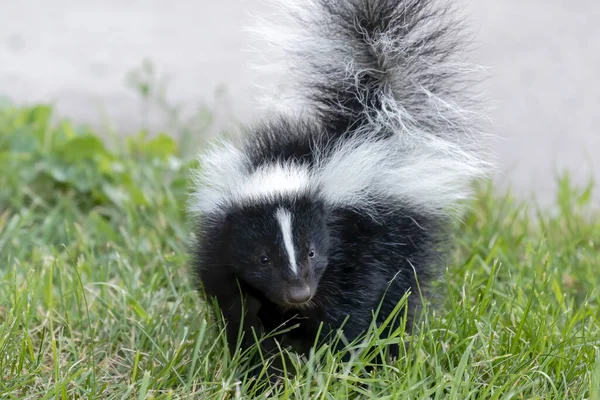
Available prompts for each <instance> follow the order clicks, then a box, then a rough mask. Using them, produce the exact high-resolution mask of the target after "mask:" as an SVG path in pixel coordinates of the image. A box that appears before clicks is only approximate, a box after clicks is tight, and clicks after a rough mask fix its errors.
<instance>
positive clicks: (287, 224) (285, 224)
mask: <svg viewBox="0 0 600 400" xmlns="http://www.w3.org/2000/svg"><path fill="white" fill-rule="evenodd" d="M275 218H277V222H279V226H280V227H281V233H282V235H283V244H284V246H285V250H286V251H287V254H288V257H289V259H290V268H291V270H292V272H293V273H294V274H295V275H298V267H297V266H296V252H295V250H294V239H293V235H292V214H291V213H290V212H289V211H288V210H286V209H283V208H278V209H277V212H276V213H275Z"/></svg>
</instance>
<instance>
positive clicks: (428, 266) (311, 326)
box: [193, 0, 457, 353]
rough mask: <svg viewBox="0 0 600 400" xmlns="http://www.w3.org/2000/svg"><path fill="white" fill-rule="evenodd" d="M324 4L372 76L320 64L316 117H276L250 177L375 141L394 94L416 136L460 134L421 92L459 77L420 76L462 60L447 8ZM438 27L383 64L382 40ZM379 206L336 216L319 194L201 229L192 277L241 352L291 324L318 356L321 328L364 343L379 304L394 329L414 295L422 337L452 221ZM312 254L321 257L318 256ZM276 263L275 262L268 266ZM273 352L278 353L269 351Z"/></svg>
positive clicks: (255, 138) (352, 1) (378, 2)
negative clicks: (289, 246)
mask: <svg viewBox="0 0 600 400" xmlns="http://www.w3.org/2000/svg"><path fill="white" fill-rule="evenodd" d="M314 1H315V2H317V3H319V4H320V6H321V10H322V11H323V12H325V13H327V14H328V16H327V18H326V20H327V21H329V23H328V24H326V25H324V26H323V27H322V28H321V29H322V30H323V32H325V33H326V34H328V35H335V38H336V39H338V40H339V43H340V46H346V47H348V48H349V49H350V50H349V51H348V52H349V53H350V54H353V57H356V59H355V60H354V61H355V62H356V64H359V66H361V67H362V72H360V73H357V74H356V75H354V76H351V77H347V78H346V79H344V78H343V75H344V74H343V73H344V69H345V68H346V66H344V65H339V66H331V67H328V68H329V69H331V70H329V69H327V68H325V69H323V68H324V67H323V66H319V65H315V66H314V69H315V71H314V72H315V74H314V82H313V84H312V86H310V85H309V83H310V82H300V84H302V85H304V87H305V89H306V90H307V92H308V94H307V98H308V99H309V101H311V102H312V104H313V106H314V109H313V111H314V113H313V115H312V116H309V117H306V116H304V117H294V118H292V117H289V116H279V117H274V118H273V119H271V120H270V121H267V122H263V123H261V124H259V125H257V126H254V127H251V128H248V129H247V130H246V132H245V135H244V141H243V144H242V147H241V149H242V151H243V153H244V154H246V155H247V157H248V159H249V166H248V168H249V169H250V172H251V171H253V170H256V169H258V168H260V167H261V166H264V165H272V164H276V163H279V164H292V165H296V166H297V165H305V166H308V167H313V165H314V163H315V160H316V158H317V154H327V153H328V152H331V151H333V149H335V146H336V145H337V144H339V143H342V142H343V141H345V140H348V139H349V138H352V137H354V136H355V135H361V134H364V132H365V131H369V129H366V130H365V127H367V128H369V127H370V126H371V125H370V124H373V119H374V118H376V115H375V114H377V113H379V112H380V111H381V109H382V107H383V103H384V99H385V98H386V96H387V98H389V97H390V92H391V91H392V90H394V91H395V92H394V93H392V97H393V98H396V100H397V101H398V103H399V104H400V106H401V107H403V109H404V110H405V111H406V112H407V113H408V114H410V115H411V116H412V117H413V118H412V119H411V121H410V124H413V126H415V127H416V128H417V129H422V130H426V131H431V132H433V133H434V134H437V133H439V131H442V130H443V129H438V128H439V127H440V126H444V127H446V128H447V127H450V128H452V127H453V126H454V125H453V122H452V121H448V120H446V119H444V118H445V116H444V115H443V114H442V113H440V114H436V112H435V110H433V112H432V110H426V112H422V109H423V108H427V107H429V104H428V100H427V99H426V98H425V96H426V95H425V94H424V92H419V91H418V89H417V88H421V87H425V88H426V89H427V90H428V91H429V92H430V93H432V94H434V95H440V96H443V95H444V94H447V93H452V89H451V87H452V86H453V85H452V82H454V81H453V80H452V79H453V78H456V77H455V76H452V74H451V73H450V72H448V71H440V72H439V73H438V74H436V73H435V72H431V73H430V74H426V73H421V72H420V71H418V69H419V68H420V67H421V66H422V65H424V63H426V62H431V63H435V62H436V61H439V62H442V61H444V60H446V59H447V58H449V57H451V56H452V55H453V52H454V51H455V48H456V46H457V45H456V42H455V41H454V40H455V35H454V34H453V29H454V28H453V27H452V26H450V25H447V24H446V25H444V24H440V25H436V24H435V21H436V20H437V19H438V18H439V19H442V17H444V15H445V13H446V12H447V10H446V9H444V8H439V9H436V8H435V7H433V3H434V2H433V1H430V0H423V1H416V0H335V1H334V0H314ZM307 22H308V23H310V21H307ZM430 22H433V24H434V28H433V29H431V31H430V33H428V34H427V35H424V36H423V40H422V41H419V42H415V43H411V45H410V46H408V47H405V48H395V49H392V50H393V51H394V52H393V53H390V54H389V57H382V56H381V55H382V54H383V55H386V51H390V49H377V48H372V47H370V44H369V43H371V42H372V40H373V39H376V38H377V37H380V36H381V35H382V34H386V35H390V37H392V38H393V37H396V36H397V37H398V38H399V43H400V42H402V40H403V38H404V37H407V36H409V35H410V34H411V33H413V32H414V31H415V30H416V29H420V28H421V27H422V26H423V25H424V24H429V23H430ZM397 47H399V45H398V46H397ZM308 63H309V64H310V60H308ZM367 66H368V67H369V68H367ZM357 68H358V67H357ZM403 71H405V72H406V78H403ZM431 71H435V69H432V70H431ZM309 72H310V71H309ZM412 76H419V77H420V81H419V82H413V81H411V80H410V78H411V77H412ZM332 77H333V78H336V77H337V78H339V79H337V80H331V78H332ZM307 79H308V78H307ZM390 80H393V82H392V83H390ZM398 90H400V91H401V92H400V93H398V92H397V91H398ZM402 91H403V92H402ZM436 118H440V120H436ZM372 131H375V132H376V133H377V134H378V135H379V136H378V137H379V138H380V139H381V140H386V139H388V138H390V137H391V136H392V135H394V134H395V131H396V127H392V126H389V127H387V126H381V123H378V124H376V125H373V127H372ZM339 185H344V182H339ZM377 200H378V201H377V203H376V204H377V206H376V209H375V210H374V212H373V210H370V213H369V215H367V214H366V213H365V212H364V211H363V210H361V209H360V208H356V207H345V206H343V205H338V206H332V205H330V204H328V203H326V202H325V201H324V200H323V197H322V196H321V193H320V188H318V187H310V188H307V190H305V191H303V192H301V193H297V194H296V195H294V196H287V195H282V196H280V197H276V198H271V199H269V200H268V201H265V200H255V201H250V202H244V203H240V204H236V203H235V202H234V205H228V206H227V209H226V210H223V209H219V210H216V211H215V212H214V213H208V214H206V215H203V216H202V217H201V218H200V221H199V223H198V226H197V229H196V231H197V236H196V242H195V243H194V246H193V249H194V260H193V268H194V271H195V272H196V274H197V276H198V277H199V278H200V281H201V284H202V286H203V288H204V291H205V293H206V294H207V295H208V296H209V298H216V299H217V301H218V304H219V307H220V309H221V311H222V314H223V317H224V318H225V320H226V323H227V328H226V331H227V339H228V343H229V346H230V351H231V352H232V353H233V352H235V351H236V347H235V346H236V344H237V335H238V330H239V329H240V324H243V325H242V326H241V328H242V331H244V332H245V334H244V341H243V342H242V347H243V348H247V347H248V346H249V345H251V344H253V336H252V334H251V330H252V329H256V330H257V331H258V332H261V331H270V330H272V329H275V328H278V327H281V325H285V324H286V323H287V324H288V325H291V324H298V325H299V327H298V328H296V329H294V330H292V331H290V332H288V333H286V334H284V335H282V336H279V337H278V339H279V340H281V341H282V342H283V343H292V346H293V347H294V349H295V350H297V351H299V352H306V351H307V350H308V349H309V348H310V347H311V345H312V344H313V343H314V341H315V338H316V335H317V332H318V330H319V326H320V324H322V325H323V329H322V337H321V338H322V339H323V338H325V337H327V336H328V334H330V333H332V332H334V331H336V330H337V329H338V328H339V327H340V326H341V325H342V323H344V321H345V320H347V321H346V323H345V325H344V328H343V331H344V335H345V337H346V338H347V339H348V340H354V339H355V338H357V337H359V336H360V335H361V334H362V333H364V332H365V330H366V329H367V328H368V326H369V325H370V324H371V322H372V314H373V312H374V311H375V310H376V309H377V308H378V307H379V306H380V304H381V310H380V312H379V315H378V322H381V321H383V320H384V319H386V318H387V317H388V316H389V314H390V312H391V311H392V310H393V309H394V308H395V307H396V305H397V303H398V301H399V300H400V299H401V298H402V297H403V296H404V295H405V293H407V292H409V291H410V292H411V293H412V295H411V296H410V300H409V303H408V304H409V307H408V309H407V312H408V321H407V325H408V327H409V328H410V327H411V324H412V322H413V318H414V312H415V310H416V309H417V307H418V306H419V305H420V302H419V293H418V292H420V291H425V290H426V289H427V287H428V285H429V283H430V282H431V281H432V279H433V277H434V276H435V275H436V274H437V273H438V272H439V271H440V267H441V265H442V261H443V256H444V254H445V253H444V249H445V247H444V246H442V243H443V240H442V239H445V237H446V228H447V227H448V222H449V221H448V219H447V218H446V217H445V216H442V215H437V214H434V213H430V212H427V211H424V210H421V209H419V208H416V207H413V206H410V205H408V204H405V203H404V202H403V201H402V200H399V199H396V198H386V197H383V198H378V199H377ZM281 207H283V208H285V209H287V210H289V211H290V213H291V214H292V216H293V223H292V226H293V238H294V240H295V242H294V247H295V249H296V250H297V254H296V259H297V260H298V269H299V271H300V272H299V273H298V274H297V275H294V274H292V273H290V270H289V265H288V260H287V254H286V250H285V246H284V243H283V237H282V234H281V232H280V229H279V227H278V224H277V221H276V218H275V214H276V212H277V210H278V209H279V208H281ZM373 214H374V215H375V216H376V218H373ZM311 250H314V256H313V257H310V256H309V252H310V251H311ZM311 254H312V253H311ZM265 256H266V257H268V259H269V262H268V263H262V262H261V259H263V257H265ZM417 280H418V282H417ZM299 285H308V286H309V287H310V288H311V290H312V293H313V296H312V298H311V299H310V301H309V302H308V303H306V304H302V305H300V306H298V305H294V304H291V303H290V302H289V301H288V297H289V292H290V290H292V289H293V288H294V287H298V286H299ZM384 294H385V296H384ZM243 304H245V307H246V309H247V313H246V315H245V316H243V315H242V308H243ZM242 321H243V322H242ZM400 323H401V321H397V322H396V325H394V326H393V327H392V328H395V327H397V326H398V324H400ZM265 348H267V349H269V350H274V349H275V348H276V347H275V345H274V344H273V343H270V344H265Z"/></svg>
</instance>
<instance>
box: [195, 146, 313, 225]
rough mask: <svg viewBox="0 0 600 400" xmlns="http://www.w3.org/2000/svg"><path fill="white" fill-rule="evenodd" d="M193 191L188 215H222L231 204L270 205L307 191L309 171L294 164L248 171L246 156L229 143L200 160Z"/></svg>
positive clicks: (218, 147)
mask: <svg viewBox="0 0 600 400" xmlns="http://www.w3.org/2000/svg"><path fill="white" fill-rule="evenodd" d="M200 163H201V169H200V170H199V171H197V172H196V173H195V176H194V180H195V185H196V190H195V191H194V193H193V194H192V196H191V198H190V202H189V204H188V210H189V212H190V213H191V214H192V215H202V214H210V213H215V212H225V211H226V210H227V208H228V207H230V206H231V205H233V204H245V203H248V202H257V201H272V200H274V199H277V198H279V197H280V196H292V197H294V196H297V195H299V194H301V193H304V192H306V191H308V190H310V189H311V178H310V171H309V170H308V168H306V167H304V166H300V165H295V164H281V163H279V164H265V165H263V166H261V167H260V168H258V169H256V170H254V171H251V168H250V162H249V160H248V158H247V157H246V155H245V154H244V153H243V152H242V151H241V150H239V149H238V148H237V147H236V146H235V145H234V144H233V143H222V144H221V145H220V146H215V147H214V148H212V149H211V150H209V151H208V152H207V153H206V154H204V155H202V156H201V157H200Z"/></svg>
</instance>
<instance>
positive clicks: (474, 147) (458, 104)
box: [190, 0, 491, 215]
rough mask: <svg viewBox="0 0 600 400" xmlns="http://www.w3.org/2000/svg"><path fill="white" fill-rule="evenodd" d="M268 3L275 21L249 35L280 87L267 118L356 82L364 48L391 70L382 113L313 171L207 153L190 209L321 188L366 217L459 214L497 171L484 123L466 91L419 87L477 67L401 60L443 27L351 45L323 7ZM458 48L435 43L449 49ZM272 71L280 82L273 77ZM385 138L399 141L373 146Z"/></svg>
mask: <svg viewBox="0 0 600 400" xmlns="http://www.w3.org/2000/svg"><path fill="white" fill-rule="evenodd" d="M340 1H342V0H340ZM366 1H373V2H376V1H378V0H365V2H366ZM419 1H422V0H403V3H404V4H407V5H408V4H409V3H411V2H415V4H416V3H417V2H419ZM268 2H269V4H270V6H272V7H273V9H274V10H276V12H275V13H274V14H273V15H270V16H268V17H257V18H255V19H256V21H258V22H259V24H258V25H257V26H255V27H254V28H253V29H251V30H252V32H253V33H258V34H259V35H260V36H261V38H262V39H263V43H265V44H267V45H268V47H267V48H262V49H260V50H259V54H260V56H261V58H262V59H263V60H265V61H267V62H266V63H264V68H265V71H266V73H267V74H268V76H269V79H270V80H273V81H276V82H278V83H281V86H279V87H277V88H275V89H274V90H271V91H268V90H266V91H265V93H266V97H265V98H264V99H262V100H261V104H264V105H265V106H267V107H269V108H270V109H271V110H273V109H282V108H283V109H285V110H288V111H289V110H290V109H293V110H295V111H296V112H304V111H308V112H309V113H310V112H311V111H313V110H312V109H311V107H313V104H312V103H311V100H310V99H311V95H313V94H314V91H315V90H318V87H319V86H323V85H327V84H328V82H344V83H346V84H348V85H350V86H352V85H355V84H356V83H355V82H359V77H360V75H361V74H362V73H363V72H364V71H365V70H366V68H370V67H369V66H368V65H366V64H365V65H361V60H362V59H361V58H360V57H359V58H356V57H355V55H356V54H359V55H360V54H363V53H364V52H365V50H366V49H370V50H374V51H376V52H377V53H378V54H379V55H380V57H379V58H380V61H381V65H382V68H385V70H386V79H387V81H386V83H387V84H386V85H382V86H381V90H382V93H383V94H384V96H383V102H382V104H381V107H380V108H379V109H377V110H370V111H371V113H369V115H370V120H369V124H367V125H366V126H364V127H363V128H362V132H360V134H359V135H356V136H355V137H358V139H353V140H350V141H346V142H345V143H343V144H342V145H340V146H339V147H338V148H337V149H335V151H334V152H333V153H329V155H328V156H324V155H323V154H326V153H323V152H320V150H322V149H315V150H316V151H317V154H318V160H317V163H316V166H315V167H314V169H312V170H310V171H309V170H308V169H307V168H306V167H298V166H297V165H294V164H290V165H268V166H265V167H263V168H262V169H260V170H259V171H256V172H254V173H250V172H249V169H248V162H247V159H246V158H245V156H244V155H243V154H242V153H241V152H240V151H239V150H237V149H235V148H234V147H232V146H231V145H226V146H224V147H223V148H221V149H218V150H213V151H211V152H210V153H209V155H208V156H205V157H204V158H203V161H204V163H203V164H204V168H203V171H202V173H201V176H199V177H198V180H197V182H198V187H199V189H198V190H197V191H196V193H195V196H194V197H193V199H192V204H191V206H190V210H192V212H195V213H201V212H214V211H218V210H225V209H226V206H227V204H232V203H235V202H244V201H246V200H248V199H251V200H265V201H270V200H272V199H274V198H275V196H276V195H291V196H295V195H297V194H299V193H301V192H302V191H305V190H317V189H318V190H320V193H321V194H322V195H323V197H324V199H325V200H326V201H327V202H329V203H330V204H332V205H334V206H350V207H355V208H358V209H362V210H364V211H365V212H367V213H372V212H373V211H374V207H375V206H377V204H378V202H381V201H386V202H388V203H389V200H392V201H395V202H397V203H398V204H399V205H400V204H401V205H407V206H411V207H413V208H416V209H418V210H420V211H422V212H427V213H433V214H436V215H437V214H445V213H447V212H449V211H453V210H458V209H459V208H458V204H459V203H460V201H461V200H463V199H467V198H469V197H470V195H471V183H472V181H473V180H476V179H479V178H483V177H485V176H486V175H487V174H488V172H489V171H490V167H491V165H490V164H489V163H487V162H486V161H485V160H486V158H487V154H486V152H485V151H483V148H482V146H481V143H482V141H483V139H484V137H485V136H484V135H483V134H482V132H480V131H479V129H477V127H478V126H479V122H480V121H479V119H480V118H479V117H480V115H479V114H478V113H477V112H474V111H471V107H468V106H467V105H469V106H471V104H470V102H469V101H468V100H469V99H467V98H466V96H463V95H462V94H461V91H460V90H454V89H453V88H451V87H448V88H444V89H442V90H438V92H437V93H432V92H431V91H430V90H428V89H427V88H426V87H424V86H423V85H421V84H420V82H427V79H430V78H428V77H430V76H432V75H439V76H443V75H446V74H457V75H458V76H461V77H462V76H463V75H465V76H466V75H468V73H470V72H472V71H473V70H475V69H476V67H474V66H470V65H468V64H466V63H464V62H463V61H462V59H459V57H462V54H461V53H460V52H458V53H457V54H456V55H451V56H449V57H441V58H440V57H439V56H436V53H435V52H423V54H422V55H421V56H418V57H416V56H413V57H414V58H413V59H410V60H408V61H407V60H405V59H404V58H403V49H406V48H413V49H414V48H415V46H427V45H428V44H427V43H426V41H425V40H424V39H425V38H426V37H427V36H428V34H429V33H430V32H431V30H432V29H436V25H437V22H435V21H437V20H436V19H429V20H426V22H424V23H423V24H421V25H419V26H417V27H416V28H415V29H413V30H412V31H411V32H410V33H409V34H408V35H403V36H401V37H396V36H397V35H394V36H391V35H389V34H382V35H379V36H378V37H373V38H371V40H370V42H352V41H350V42H349V41H348V40H347V38H344V37H343V36H341V37H340V35H335V29H337V28H336V25H335V24H331V23H329V22H330V21H328V20H327V18H328V16H327V13H326V12H324V10H323V9H322V8H321V5H322V3H321V1H320V0H269V1H268ZM365 2H363V3H362V4H365ZM332 4H333V3H332ZM454 39H455V38H453V37H452V36H450V37H448V38H445V39H444V38H440V39H439V40H441V41H448V44H449V45H453V44H454V43H455V42H454V41H453V40H454ZM325 71H326V72H325ZM276 72H280V73H281V74H280V75H282V80H278V79H276V78H272V77H273V76H274V75H275V73H276ZM269 100H270V101H269ZM359 100H362V99H359ZM365 106H367V104H365ZM336 111H337V112H341V108H340V109H339V110H336ZM382 131H386V132H390V131H391V132H393V133H394V136H393V137H392V138H391V139H387V140H381V139H377V138H376V136H377V134H378V133H380V132H382ZM282 134H283V133H282ZM289 134H292V133H289Z"/></svg>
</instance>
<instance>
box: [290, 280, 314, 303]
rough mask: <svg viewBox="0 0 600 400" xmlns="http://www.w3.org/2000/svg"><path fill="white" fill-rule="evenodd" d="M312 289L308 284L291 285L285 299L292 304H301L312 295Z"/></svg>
mask: <svg viewBox="0 0 600 400" xmlns="http://www.w3.org/2000/svg"><path fill="white" fill-rule="evenodd" d="M312 295H313V293H312V289H311V287H310V286H309V285H308V284H303V285H299V286H292V287H291V288H290V289H289V290H288V292H287V296H286V299H287V301H288V302H289V303H292V304H302V303H306V302H307V301H309V300H310V299H311V297H312Z"/></svg>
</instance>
